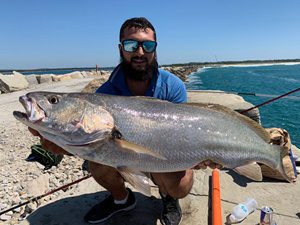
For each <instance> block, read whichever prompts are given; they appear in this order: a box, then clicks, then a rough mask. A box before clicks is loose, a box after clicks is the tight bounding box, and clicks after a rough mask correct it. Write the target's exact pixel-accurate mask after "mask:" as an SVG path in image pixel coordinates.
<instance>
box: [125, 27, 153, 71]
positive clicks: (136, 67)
mask: <svg viewBox="0 0 300 225" xmlns="http://www.w3.org/2000/svg"><path fill="white" fill-rule="evenodd" d="M127 39H131V40H136V41H155V38H154V32H153V31H152V30H151V29H149V28H147V29H146V30H143V29H137V28H135V27H131V28H125V30H124V35H123V38H122V40H121V41H123V40H127ZM119 47H120V54H121V58H122V59H123V63H125V64H126V66H129V67H131V69H132V70H133V71H136V72H137V73H143V72H147V71H148V70H149V69H150V67H151V65H152V64H153V63H154V62H155V60H156V59H155V52H152V53H148V52H145V51H144V50H143V48H142V46H139V47H138V49H137V50H136V51H135V52H126V51H124V49H123V46H121V45H120V46H119Z"/></svg>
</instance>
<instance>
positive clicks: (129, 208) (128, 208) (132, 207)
mask: <svg viewBox="0 0 300 225" xmlns="http://www.w3.org/2000/svg"><path fill="white" fill-rule="evenodd" d="M135 206H136V201H135V202H134V204H133V205H131V206H129V207H127V208H125V209H120V210H118V211H115V212H113V213H112V214H110V215H109V216H107V217H105V218H103V219H101V220H96V221H86V222H88V223H91V224H95V223H101V222H104V221H106V220H108V219H109V218H110V217H112V216H113V215H115V214H117V213H119V212H125V211H130V210H132V209H134V207H135Z"/></svg>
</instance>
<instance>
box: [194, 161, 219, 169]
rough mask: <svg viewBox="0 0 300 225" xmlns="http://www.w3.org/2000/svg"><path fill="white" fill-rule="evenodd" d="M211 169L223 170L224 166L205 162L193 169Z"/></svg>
mask: <svg viewBox="0 0 300 225" xmlns="http://www.w3.org/2000/svg"><path fill="white" fill-rule="evenodd" d="M207 167H210V168H211V169H221V168H222V165H220V164H217V163H214V162H212V161H211V160H205V161H203V162H201V163H199V164H198V165H196V166H194V167H193V168H192V169H195V170H199V169H206V168H207Z"/></svg>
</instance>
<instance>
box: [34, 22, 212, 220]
mask: <svg viewBox="0 0 300 225" xmlns="http://www.w3.org/2000/svg"><path fill="white" fill-rule="evenodd" d="M156 46H157V42H156V33H155V29H154V27H153V26H152V24H151V23H150V22H149V21H148V20H147V19H145V18H132V19H128V20H126V21H125V22H124V24H123V25H122V27H121V29H120V44H119V51H120V57H121V63H120V64H119V65H118V66H117V67H116V68H115V70H114V71H113V72H112V74H111V76H110V78H109V80H108V81H107V82H106V83H104V84H103V85H102V86H101V87H99V88H98V89H97V91H96V93H105V94H111V95H124V96H133V95H140V96H151V97H155V98H159V99H162V100H167V101H170V102H173V103H182V102H186V100H187V95H186V89H185V85H184V83H183V82H182V81H181V80H180V79H179V78H177V77H176V76H174V75H173V74H171V73H169V72H166V71H164V70H161V69H158V63H157V60H156ZM31 132H32V133H33V134H34V135H38V133H37V132H36V131H33V130H31ZM42 142H43V144H44V147H45V148H46V149H48V150H50V151H52V152H54V153H65V151H64V150H63V149H61V148H59V147H58V146H56V145H55V144H53V143H51V142H49V141H47V140H44V139H43V138H42ZM206 166H210V167H214V166H215V165H214V164H213V163H211V162H209V161H206V162H203V163H200V164H199V165H198V166H197V168H196V169H199V168H206ZM89 171H90V172H91V174H92V176H93V177H94V179H95V180H96V181H97V182H98V183H99V184H100V185H101V186H103V187H104V188H105V189H107V191H109V192H110V193H111V195H110V196H109V197H108V198H106V199H105V200H103V201H102V202H100V203H98V204H96V205H95V206H94V207H93V208H92V209H91V210H90V211H89V212H88V213H87V214H86V216H85V217H84V219H85V221H87V222H89V223H99V222H103V221H105V220H107V219H108V218H110V217H111V216H113V215H114V214H116V213H118V212H121V211H128V210H131V209H133V208H134V207H135V204H136V200H135V196H134V194H133V193H132V191H131V190H130V189H129V188H126V187H125V182H124V179H123V177H122V176H121V175H120V174H119V172H118V171H117V170H116V169H115V168H112V167H109V166H106V165H101V164H98V163H95V162H89ZM150 177H151V179H152V180H153V182H154V183H155V184H156V185H157V186H158V188H159V192H160V195H161V198H162V203H163V210H162V214H161V223H162V224H166V225H177V224H179V223H180V221H181V217H182V213H181V208H180V205H179V202H178V199H179V198H183V197H185V196H186V195H187V194H188V193H189V191H190V190H191V188H192V185H193V170H192V169H188V170H186V171H180V172H172V173H151V175H150Z"/></svg>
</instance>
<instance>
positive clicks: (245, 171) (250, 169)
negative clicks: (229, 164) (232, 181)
mask: <svg viewBox="0 0 300 225" xmlns="http://www.w3.org/2000/svg"><path fill="white" fill-rule="evenodd" d="M233 170H234V171H235V172H237V173H238V174H240V175H242V176H245V177H247V178H249V179H251V180H255V181H262V173H261V168H260V166H259V165H258V164H257V163H256V162H254V163H250V164H247V165H244V166H239V167H236V168H234V169H233Z"/></svg>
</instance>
